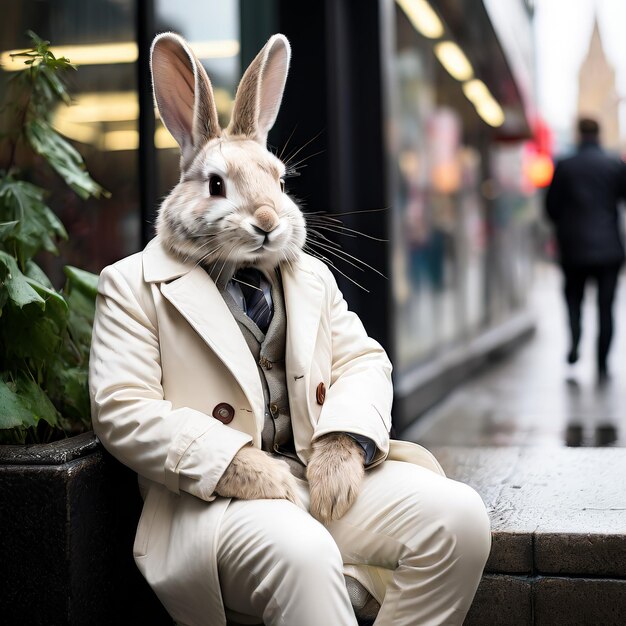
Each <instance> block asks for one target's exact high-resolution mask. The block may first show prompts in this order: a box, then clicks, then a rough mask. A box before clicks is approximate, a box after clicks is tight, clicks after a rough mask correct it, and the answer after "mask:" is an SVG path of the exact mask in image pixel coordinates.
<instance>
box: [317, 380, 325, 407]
mask: <svg viewBox="0 0 626 626" xmlns="http://www.w3.org/2000/svg"><path fill="white" fill-rule="evenodd" d="M315 399H316V400H317V403H318V404H324V400H326V385H325V384H324V383H320V384H319V385H318V386H317V389H316V390H315Z"/></svg>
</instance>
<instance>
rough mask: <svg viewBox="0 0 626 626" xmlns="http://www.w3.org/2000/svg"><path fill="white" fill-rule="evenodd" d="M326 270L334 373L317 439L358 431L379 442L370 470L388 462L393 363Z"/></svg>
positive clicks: (357, 432)
mask: <svg viewBox="0 0 626 626" xmlns="http://www.w3.org/2000/svg"><path fill="white" fill-rule="evenodd" d="M326 271H327V278H326V284H327V286H328V290H329V301H330V304H329V306H330V328H331V341H332V370H331V380H330V385H329V388H328V390H327V393H326V398H325V401H324V405H323V407H322V410H321V413H320V417H319V420H318V423H317V426H316V428H315V432H314V434H313V440H315V439H317V438H319V437H321V436H322V435H325V434H327V433H331V432H346V433H355V434H357V435H362V436H364V437H368V438H369V439H371V440H372V441H373V442H374V443H375V444H376V453H375V455H374V458H373V460H372V462H371V463H370V464H369V465H368V467H373V466H375V465H378V463H380V462H382V461H384V459H385V458H386V457H387V454H388V452H389V431H390V429H391V403H392V399H393V386H392V382H391V369H392V368H391V362H390V361H389V358H388V357H387V354H386V352H385V351H384V350H383V348H382V346H381V345H380V344H379V343H378V342H377V341H375V340H374V339H372V338H371V337H368V335H367V333H366V332H365V328H364V327H363V324H362V323H361V320H360V319H359V318H358V316H357V315H356V314H355V313H353V312H352V311H349V310H348V305H347V303H346V301H345V300H344V298H343V295H342V294H341V291H340V290H339V288H338V287H337V283H336V281H335V278H334V276H333V275H332V273H331V272H330V270H326Z"/></svg>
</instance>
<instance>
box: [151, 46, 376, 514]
mask: <svg viewBox="0 0 626 626" xmlns="http://www.w3.org/2000/svg"><path fill="white" fill-rule="evenodd" d="M290 57H291V49H290V45H289V42H288V41H287V39H286V38H285V37H284V36H283V35H274V36H273V37H271V38H270V39H269V41H268V42H267V44H266V45H265V46H264V47H263V49H262V50H261V51H260V52H259V54H258V55H257V56H256V58H255V59H254V60H253V61H252V63H251V64H250V66H249V67H248V69H247V70H246V72H245V73H244V76H243V78H242V79H241V82H240V84H239V87H238V89H237V95H236V98H235V103H234V107H233V113H232V118H231V120H230V123H229V125H228V127H227V128H225V129H222V128H220V125H219V121H218V114H217V108H216V106H215V98H214V95H213V89H212V86H211V81H210V80H209V77H208V76H207V74H206V71H205V70H204V68H203V67H202V65H201V64H200V62H199V61H198V59H197V58H196V57H195V55H194V53H193V51H192V50H191V48H190V46H189V45H188V44H187V42H186V41H185V40H184V39H183V38H182V37H180V36H179V35H177V34H175V33H162V34H160V35H158V36H157V37H156V38H155V40H154V42H153V44H152V49H151V70H152V77H153V87H154V97H155V101H156V103H157V106H158V110H159V113H160V116H161V119H162V121H163V123H164V125H165V126H166V128H167V129H168V130H169V131H170V133H171V134H172V136H173V137H174V139H175V140H176V142H177V143H178V145H179V147H180V151H181V159H180V170H181V173H180V180H179V182H178V184H177V185H176V186H175V187H174V188H173V189H172V191H171V192H170V193H169V195H168V196H167V197H166V198H165V200H164V201H163V203H162V205H161V208H160V210H159V214H158V217H157V222H156V231H157V235H158V236H159V237H160V239H161V241H162V242H163V245H164V246H165V247H166V248H167V249H168V250H169V251H170V252H171V253H172V254H174V255H176V256H179V257H181V258H182V259H184V260H189V259H191V260H193V261H195V262H196V263H202V264H206V265H207V266H211V267H213V268H216V267H218V268H220V269H219V272H221V273H224V276H228V277H230V276H232V274H234V272H235V271H236V270H237V269H238V268H239V267H242V266H246V265H253V266H255V267H257V268H259V269H264V270H272V269H274V268H276V267H277V266H279V265H280V264H282V263H292V262H295V261H297V259H298V257H299V256H300V254H301V253H302V248H303V246H304V243H305V240H306V226H305V220H304V216H303V215H302V212H301V211H300V209H299V207H298V206H297V205H296V203H295V202H294V201H293V200H292V199H291V198H290V197H289V196H288V195H287V194H286V193H285V192H284V181H283V177H284V176H285V172H286V167H285V164H284V163H283V162H282V161H281V160H280V159H279V158H278V157H276V156H275V155H274V154H272V153H271V152H270V151H269V150H268V149H267V134H268V132H269V130H270V129H271V128H272V126H273V125H274V122H275V120H276V116H277V114H278V109H279V107H280V103H281V100H282V96H283V91H284V87H285V82H286V79H287V72H288V69H289V61H290ZM212 190H213V191H212ZM214 192H215V193H214ZM214 278H215V277H214ZM363 472H364V454H363V451H362V449H361V447H360V445H359V444H358V443H357V442H356V441H354V439H352V438H351V437H349V436H347V435H345V434H341V433H330V434H327V435H325V436H323V437H321V438H320V439H318V440H317V441H315V442H314V444H313V453H312V455H311V458H310V459H309V462H308V467H307V479H308V482H309V489H310V494H311V507H310V512H311V514H312V515H313V516H314V517H316V518H317V519H318V520H320V521H322V522H329V521H331V520H333V519H338V518H339V517H341V516H342V515H343V514H344V513H345V512H346V511H347V510H348V508H349V507H350V506H351V505H352V503H353V502H354V499H355V498H356V496H357V495H358V492H359V486H360V484H361V481H362V478H363ZM296 487H297V483H296V479H295V478H294V477H293V476H292V474H291V473H290V472H289V469H288V465H287V463H285V462H284V461H281V460H278V459H276V458H274V457H272V456H270V455H269V454H266V453H265V452H263V451H261V450H259V449H257V448H253V447H250V446H245V447H243V448H241V449H240V450H239V452H238V453H237V454H236V455H235V457H234V458H233V459H232V461H231V463H230V464H229V465H228V466H227V468H226V470H225V471H224V473H223V475H222V476H221V478H220V480H219V481H218V483H217V487H216V492H217V494H218V495H221V496H224V497H233V498H241V499H257V498H282V499H286V500H290V501H292V502H294V503H296V504H300V505H301V503H300V502H299V500H298V496H297V489H296Z"/></svg>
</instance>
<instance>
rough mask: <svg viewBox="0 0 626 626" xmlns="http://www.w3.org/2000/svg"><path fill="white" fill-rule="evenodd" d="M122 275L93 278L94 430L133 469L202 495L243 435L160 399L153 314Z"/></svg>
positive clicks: (210, 493)
mask: <svg viewBox="0 0 626 626" xmlns="http://www.w3.org/2000/svg"><path fill="white" fill-rule="evenodd" d="M143 304H144V307H145V308H142V305H141V304H140V300H139V299H138V298H137V297H136V295H135V293H134V292H133V290H132V289H131V287H130V286H129V284H128V282H127V281H126V280H125V278H124V277H123V276H122V274H121V273H120V272H119V271H118V270H117V269H116V268H115V267H114V266H108V267H106V268H104V270H103V271H102V273H101V274H100V279H99V282H98V296H97V299H96V314H95V319H94V327H93V335H92V341H91V353H90V360H89V394H90V401H91V414H92V421H93V429H94V432H95V433H96V435H97V436H98V438H99V439H100V441H101V442H102V444H103V445H104V447H105V448H106V449H107V450H108V451H109V452H110V453H111V454H112V455H113V456H115V457H116V458H117V459H118V460H119V461H121V462H122V463H124V464H125V465H127V466H128V467H130V468H131V469H133V470H134V471H135V472H137V473H138V474H140V475H142V476H144V477H146V478H148V479H150V480H153V481H156V482H158V483H162V484H164V485H165V486H166V487H168V489H170V490H171V491H173V492H175V493H179V489H181V488H182V489H184V490H186V491H188V492H189V493H191V494H193V495H195V496H197V497H199V498H202V499H204V500H208V501H210V500H213V499H214V498H215V494H214V491H215V486H216V484H217V482H218V481H219V479H220V477H221V476H222V474H223V472H224V470H225V469H226V467H227V466H228V465H229V463H230V462H231V460H232V458H233V457H234V455H235V454H236V453H237V451H238V450H239V449H240V448H241V447H242V446H244V445H246V444H247V443H249V442H251V441H252V438H251V437H250V436H249V435H246V434H244V433H241V432H238V431H236V430H234V429H231V428H228V427H227V426H224V424H222V423H221V422H219V421H218V420H216V419H215V418H214V417H212V416H209V415H206V414H205V413H202V412H200V411H197V410H195V409H192V408H187V407H180V408H173V407H172V404H171V402H168V401H167V400H165V399H164V397H163V388H162V386H161V359H160V349H159V339H158V332H157V329H156V328H155V325H154V323H156V319H155V316H154V315H153V316H152V318H153V320H154V323H153V321H151V319H150V317H151V316H149V315H148V312H147V311H148V307H147V306H146V305H145V299H144V302H143Z"/></svg>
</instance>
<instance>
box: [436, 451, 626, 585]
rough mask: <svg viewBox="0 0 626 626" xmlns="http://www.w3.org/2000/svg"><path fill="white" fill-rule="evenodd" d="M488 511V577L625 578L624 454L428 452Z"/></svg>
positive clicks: (583, 452) (625, 458)
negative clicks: (478, 497) (490, 537)
mask: <svg viewBox="0 0 626 626" xmlns="http://www.w3.org/2000/svg"><path fill="white" fill-rule="evenodd" d="M432 451H433V453H434V454H435V456H436V457H437V458H438V459H439V461H440V463H441V464H442V466H443V468H444V470H445V471H446V473H447V474H448V476H449V477H450V478H454V479H456V480H460V481H462V482H465V483H468V484H469V485H471V486H472V487H473V488H474V489H476V491H478V493H479V494H480V495H481V496H482V498H483V500H484V501H485V504H486V506H487V508H488V510H489V514H490V517H491V523H492V530H493V546H492V551H491V556H490V558H489V561H488V563H487V567H486V572H488V573H498V574H527V575H537V574H543V575H557V576H582V577H599V578H606V579H617V580H619V579H626V490H625V489H624V488H623V482H622V480H623V476H624V475H626V449H620V448H521V447H513V448H469V447H440V448H433V450H432Z"/></svg>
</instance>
